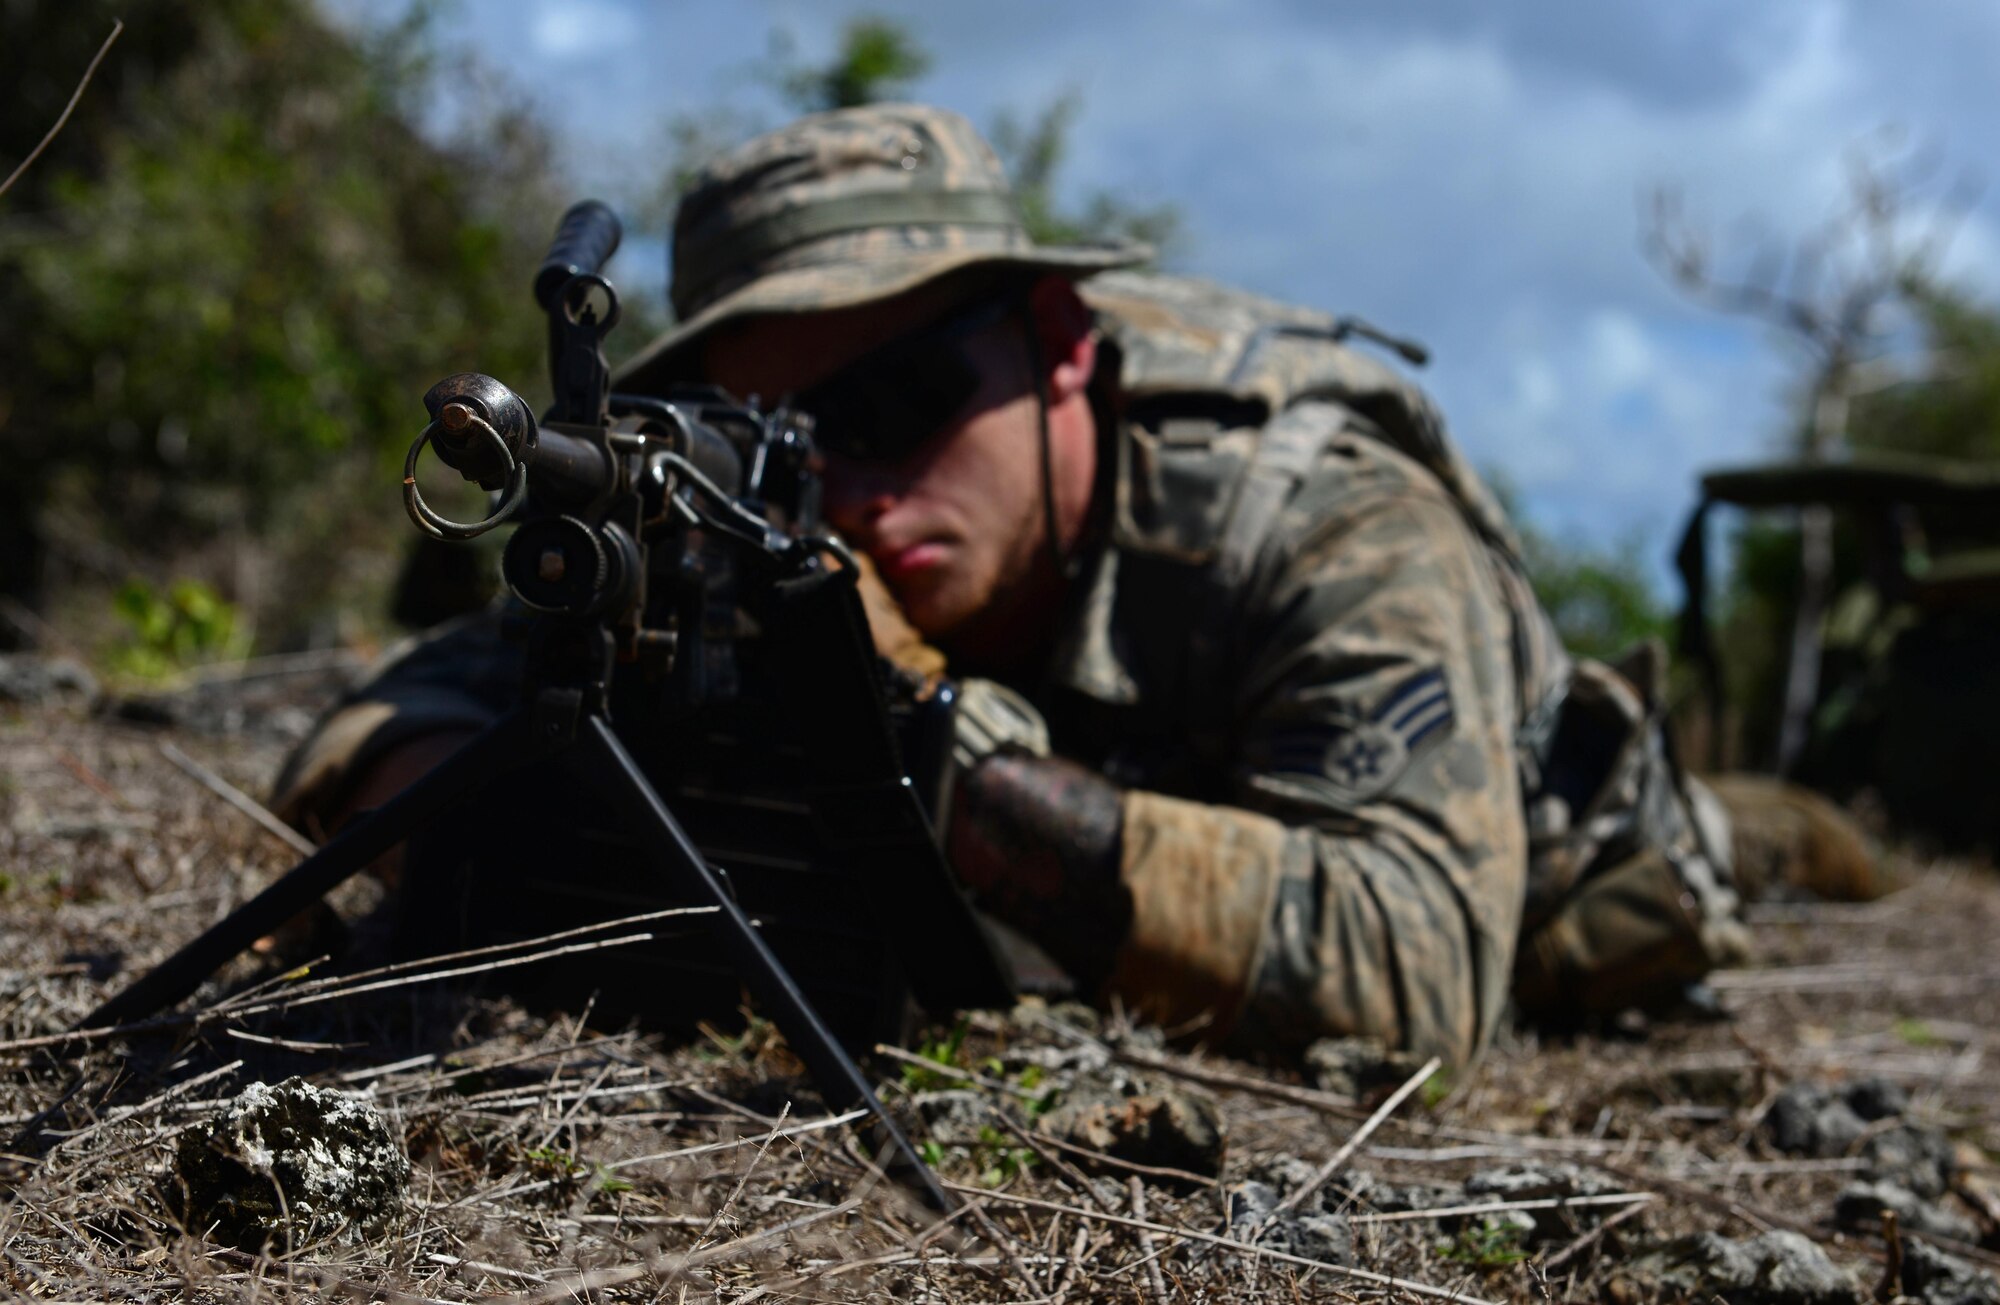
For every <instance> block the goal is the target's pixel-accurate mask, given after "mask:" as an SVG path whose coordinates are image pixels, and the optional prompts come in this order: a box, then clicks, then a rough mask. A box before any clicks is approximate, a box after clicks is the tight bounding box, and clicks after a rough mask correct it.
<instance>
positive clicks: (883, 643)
mask: <svg viewBox="0 0 2000 1305" xmlns="http://www.w3.org/2000/svg"><path fill="white" fill-rule="evenodd" d="M854 561H855V565H856V568H857V570H858V571H859V572H860V576H859V579H858V581H857V584H858V587H859V588H860V590H861V606H862V609H863V610H864V611H866V612H867V613H868V630H869V633H870V634H872V635H873V636H874V639H875V651H876V652H878V653H880V654H881V655H882V656H883V657H886V658H887V659H888V660H889V661H891V662H893V663H894V664H895V665H897V666H900V667H902V668H903V669H904V670H906V671H910V672H913V673H914V674H916V675H918V676H921V677H922V678H923V679H924V680H925V681H927V682H934V681H936V680H938V679H941V678H942V677H943V676H944V670H945V658H944V654H943V653H941V652H939V651H938V650H937V649H936V648H933V647H932V646H931V645H930V644H928V643H926V642H924V636H923V634H922V632H920V631H919V630H918V629H917V627H916V626H914V625H911V624H910V618H909V617H907V616H905V615H903V608H902V604H900V603H898V602H897V601H896V596H895V595H894V594H892V593H890V592H889V586H888V585H886V584H884V583H883V581H882V577H881V575H880V573H878V572H877V571H876V570H875V563H874V562H872V561H871V560H869V557H868V555H867V554H866V553H856V554H855V556H854Z"/></svg>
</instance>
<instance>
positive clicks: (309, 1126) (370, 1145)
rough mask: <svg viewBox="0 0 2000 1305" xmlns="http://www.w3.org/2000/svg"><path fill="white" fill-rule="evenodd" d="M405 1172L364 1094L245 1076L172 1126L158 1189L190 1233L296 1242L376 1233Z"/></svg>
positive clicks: (253, 1242)
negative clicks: (176, 1129)
mask: <svg viewBox="0 0 2000 1305" xmlns="http://www.w3.org/2000/svg"><path fill="white" fill-rule="evenodd" d="M409 1177H410V1161H409V1157H408V1156H406V1155H404V1153H403V1147H402V1142H401V1139H399V1138H398V1137H397V1136H396V1135H395V1133H394V1131H393V1130H391V1129H390V1127H389V1123H388V1121H387V1120H385V1119H384V1118H383V1117H382V1113H381V1112H380V1111H379V1110H377V1109H376V1108H375V1106H374V1105H373V1104H372V1103H371V1102H370V1101H369V1100H368V1099H367V1098H366V1097H364V1096H360V1095H358V1094H356V1093H352V1092H337V1091H334V1090H331V1089H328V1088H321V1087H315V1086H314V1085H313V1084H311V1083H308V1082H306V1081H305V1080H304V1079H301V1078H288V1079H286V1080H285V1081H284V1082H282V1083H279V1084H276V1085H275V1086H273V1085H271V1084H266V1083H252V1084H251V1085H250V1086H249V1087H247V1088H245V1089H244V1090H243V1092H242V1093H241V1094H240V1095H239V1096H237V1097H236V1099H235V1100H233V1101H231V1102H230V1103H229V1104H228V1105H226V1106H224V1107H223V1108H222V1111H221V1113H220V1114H218V1115H217V1116H216V1117H214V1118H212V1119H208V1120H205V1121H203V1122H201V1123H199V1124H196V1125H194V1126H193V1127H192V1128H189V1129H187V1130H186V1131H184V1132H183V1133H181V1135H180V1136H179V1138H177V1139H176V1140H175V1145H174V1157H173V1162H172V1167H171V1169H170V1171H169V1174H168V1176H167V1179H166V1189H167V1190H166V1196H167V1199H168V1201H169V1202H170V1204H172V1205H173V1206H174V1207H175V1208H176V1209H177V1210H178V1211H180V1212H181V1213H182V1214H183V1215H184V1216H185V1218H186V1221H187V1227H188V1229H189V1230H190V1231H196V1232H210V1230H213V1235H215V1236H218V1237H221V1238H222V1239H224V1240H226V1241H229V1242H232V1243H234V1244H236V1245H238V1246H243V1247H245V1248H247V1249H255V1248H258V1247H261V1246H263V1245H264V1244H265V1243H267V1242H270V1241H272V1240H278V1241H280V1242H286V1241H288V1242H289V1243H290V1244H291V1245H292V1246H294V1247H296V1246H300V1245H303V1244H305V1243H307V1242H311V1241H316V1240H319V1239H321V1238H325V1237H334V1238H336V1239H338V1240H342V1241H354V1240H359V1239H360V1238H362V1237H365V1236H368V1235H372V1234H374V1233H376V1232H379V1231H381V1230H382V1229H383V1228H384V1227H385V1226H387V1225H388V1224H389V1223H390V1222H392V1221H393V1220H394V1219H395V1217H396V1216H397V1215H398V1214H400V1213H401V1211H402V1208H403V1188H404V1185H405V1184H406V1183H407V1182H408V1181H409Z"/></svg>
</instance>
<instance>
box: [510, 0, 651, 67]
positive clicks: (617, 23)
mask: <svg viewBox="0 0 2000 1305" xmlns="http://www.w3.org/2000/svg"><path fill="white" fill-rule="evenodd" d="M638 34H639V19H638V16H637V15H636V14H634V13H633V11H632V9H631V7H630V6H629V5H625V4H618V3H614V0H542V3H540V4H538V5H536V7H535V11H534V14H533V16H532V17H531V18H530V19H529V22H528V42H529V44H530V45H531V46H533V48H534V50H535V53H537V54H539V55H543V56H545V57H547V58H551V59H573V58H576V57H577V56H579V55H586V54H602V53H606V52H611V51H616V52H619V53H621V54H624V55H627V56H630V55H634V54H637V51H635V50H633V49H632V48H631V43H632V41H633V39H634V38H635V37H637V36H638Z"/></svg>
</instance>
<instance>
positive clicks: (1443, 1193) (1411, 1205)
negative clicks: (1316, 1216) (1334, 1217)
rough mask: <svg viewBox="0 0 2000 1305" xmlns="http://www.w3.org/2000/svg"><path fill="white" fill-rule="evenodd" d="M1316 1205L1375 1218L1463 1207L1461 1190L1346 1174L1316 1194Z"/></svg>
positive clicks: (1366, 1175)
mask: <svg viewBox="0 0 2000 1305" xmlns="http://www.w3.org/2000/svg"><path fill="white" fill-rule="evenodd" d="M1320 1202H1321V1204H1322V1205H1324V1206H1325V1207H1326V1208H1328V1209H1330V1210H1334V1211H1344V1210H1348V1209H1352V1208H1354V1207H1357V1206H1358V1207H1360V1208H1362V1209H1364V1210H1372V1211H1375V1212H1376V1213H1378V1214H1401V1213H1403V1212H1405V1211H1408V1210H1435V1209H1437V1208H1438V1207H1440V1206H1446V1205H1464V1204H1466V1200H1465V1192H1464V1190H1463V1189H1462V1188H1458V1187H1447V1186H1445V1185H1444V1184H1442V1183H1402V1184H1398V1183H1385V1182H1383V1181H1382V1180H1381V1179H1379V1178H1377V1177H1375V1176H1374V1175H1373V1174H1361V1173H1348V1174H1342V1175H1341V1176H1340V1177H1339V1178H1336V1179H1334V1180H1333V1182H1331V1183H1328V1184H1327V1185H1326V1186H1325V1187H1324V1188H1322V1189H1321V1191H1320Z"/></svg>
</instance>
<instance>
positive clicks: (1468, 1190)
mask: <svg viewBox="0 0 2000 1305" xmlns="http://www.w3.org/2000/svg"><path fill="white" fill-rule="evenodd" d="M1619 1190H1621V1189H1620V1188H1619V1186H1618V1184H1616V1183H1613V1182H1611V1181H1609V1180H1607V1179H1605V1178H1602V1177H1599V1176H1598V1175H1596V1174H1594V1173H1591V1172H1590V1171H1589V1170H1586V1169H1579V1168H1577V1167H1576V1166H1575V1165H1565V1164H1524V1165H1508V1166H1505V1167H1503V1168H1498V1169H1482V1170H1480V1171H1479V1172H1478V1173H1476V1174H1474V1175H1472V1177H1470V1178H1468V1179H1466V1180H1465V1200H1464V1204H1466V1205H1479V1204H1484V1203H1487V1202H1500V1201H1542V1200H1571V1199H1574V1198H1576V1197H1579V1196H1606V1195H1609V1194H1611V1193H1613V1192H1616V1191H1619ZM1615 1211H1616V1207H1613V1206H1602V1205H1586V1206H1581V1207H1571V1208H1564V1207H1557V1208H1555V1209H1548V1210H1516V1211H1508V1212H1507V1214H1508V1215H1509V1216H1511V1221H1512V1222H1513V1223H1515V1224H1516V1225H1518V1226H1519V1227H1520V1228H1521V1230H1522V1232H1523V1233H1524V1234H1525V1236H1526V1238H1527V1240H1528V1241H1529V1242H1530V1243H1534V1242H1543V1241H1547V1240H1549V1239H1551V1238H1556V1237H1561V1238H1569V1237H1574V1236H1575V1235H1576V1234H1577V1233H1578V1232H1580V1231H1582V1230H1584V1229H1587V1228H1592V1227H1595V1226H1596V1225H1597V1224H1598V1223H1600V1222H1601V1221H1602V1220H1603V1219H1604V1217H1605V1216H1606V1215H1609V1214H1612V1213H1615Z"/></svg>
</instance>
